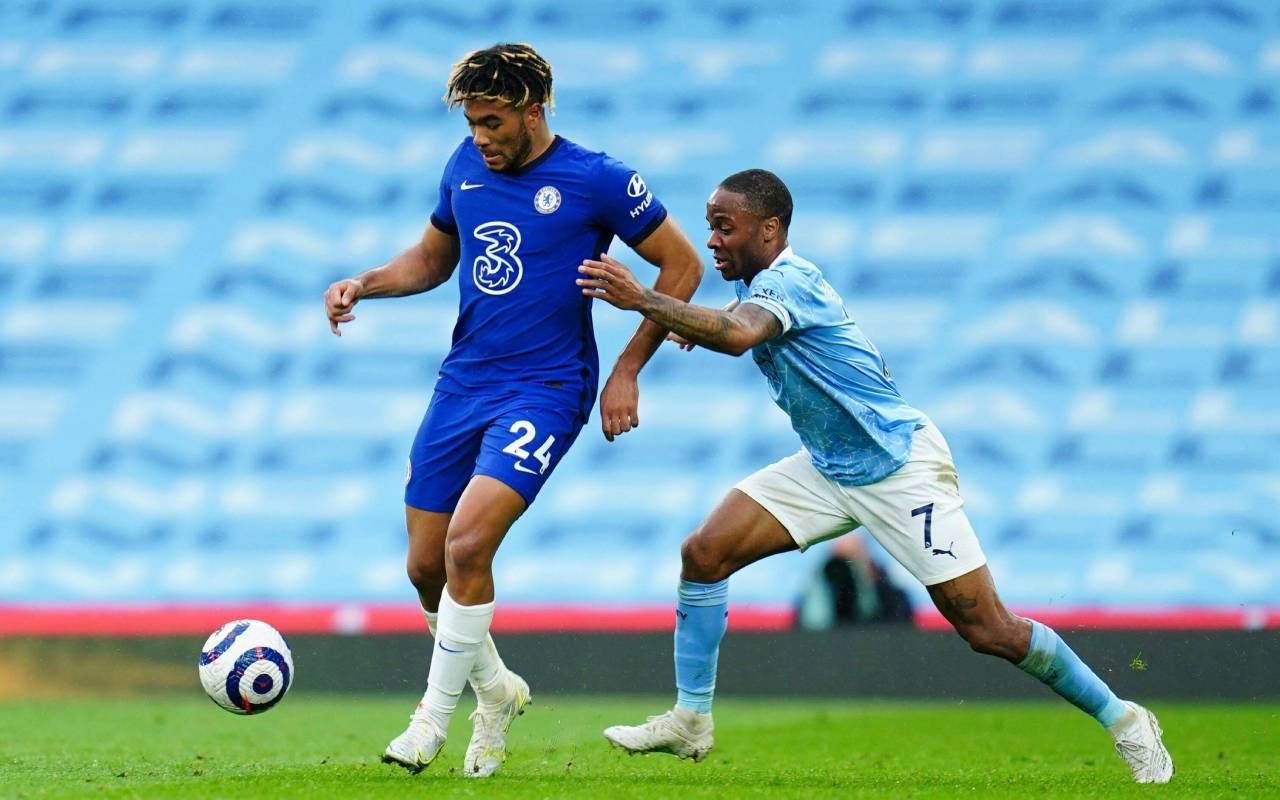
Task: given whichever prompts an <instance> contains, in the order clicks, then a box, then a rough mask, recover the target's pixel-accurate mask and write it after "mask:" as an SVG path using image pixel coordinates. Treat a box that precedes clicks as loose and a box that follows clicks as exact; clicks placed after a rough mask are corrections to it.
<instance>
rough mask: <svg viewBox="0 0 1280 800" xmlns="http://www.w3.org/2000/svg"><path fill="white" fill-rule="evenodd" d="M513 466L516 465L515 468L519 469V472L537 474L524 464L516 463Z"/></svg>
mask: <svg viewBox="0 0 1280 800" xmlns="http://www.w3.org/2000/svg"><path fill="white" fill-rule="evenodd" d="M515 466H516V469H518V470H520V471H521V472H527V473H529V474H530V475H537V474H538V473H536V472H534V471H533V470H531V469H529V468H528V467H526V466H525V465H524V464H516V465H515Z"/></svg>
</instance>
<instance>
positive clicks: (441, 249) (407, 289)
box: [324, 222, 458, 336]
mask: <svg viewBox="0 0 1280 800" xmlns="http://www.w3.org/2000/svg"><path fill="white" fill-rule="evenodd" d="M457 266H458V237H457V236H452V235H450V234H447V233H445V232H444V231H442V230H440V229H439V228H437V227H436V226H435V225H432V224H431V223H429V222H428V223H427V229H426V230H425V231H423V233H422V239H421V240H420V241H418V242H416V243H415V244H413V245H411V246H410V247H408V248H406V249H405V250H404V252H402V253H400V255H398V256H396V257H395V258H393V259H391V260H390V261H388V262H387V263H386V264H383V265H382V266H381V267H377V268H375V269H371V270H368V271H367V272H362V273H361V274H359V275H357V276H356V277H354V278H344V279H342V280H340V281H336V282H334V283H333V284H330V286H329V288H328V290H326V291H325V293H324V309H325V313H326V314H328V316H329V329H330V330H332V331H333V332H334V334H335V335H337V336H341V335H342V331H341V330H339V329H338V325H339V323H343V322H350V321H351V320H353V319H355V316H354V315H353V314H352V313H351V310H352V309H353V308H355V305H356V303H358V302H359V301H360V300H362V299H364V298H366V297H403V296H405V295H410V294H418V293H419V292H425V291H428V290H430V289H434V288H435V287H437V286H439V285H440V284H442V283H444V282H445V281H447V280H449V276H450V275H452V274H453V270H454V269H455V268H456V267H457Z"/></svg>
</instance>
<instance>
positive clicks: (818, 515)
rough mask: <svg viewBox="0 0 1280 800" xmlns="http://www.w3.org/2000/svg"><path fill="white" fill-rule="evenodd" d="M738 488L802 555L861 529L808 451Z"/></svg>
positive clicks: (771, 468)
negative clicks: (841, 503)
mask: <svg viewBox="0 0 1280 800" xmlns="http://www.w3.org/2000/svg"><path fill="white" fill-rule="evenodd" d="M734 488H735V489H736V490H738V491H739V492H741V493H742V494H744V495H746V496H747V497H749V498H750V499H751V500H753V501H754V502H755V503H756V504H758V505H759V506H760V507H761V508H763V509H764V510H765V511H767V512H768V513H769V515H770V516H771V517H772V518H773V519H774V520H776V521H777V524H778V526H779V527H780V528H781V529H782V530H783V531H785V533H786V535H787V537H788V538H789V539H790V540H791V543H792V544H793V545H794V547H795V548H798V549H800V550H802V551H803V550H807V549H809V547H810V546H811V545H814V544H817V543H818V542H822V541H825V540H827V539H832V538H834V537H836V536H839V535H841V534H844V533H848V532H849V531H851V530H853V529H854V528H857V527H858V525H859V522H858V520H857V519H855V518H853V517H850V516H849V515H848V514H847V513H846V512H845V510H844V509H843V508H842V507H841V505H840V502H841V498H840V495H839V487H838V486H836V485H835V484H834V483H832V482H831V481H830V480H829V479H828V478H827V477H826V476H824V475H823V474H822V473H820V472H818V470H817V468H816V467H814V466H813V461H812V459H811V458H810V457H809V453H808V452H807V451H805V450H801V451H800V452H798V453H796V454H795V455H791V456H788V457H786V458H784V459H782V460H781V461H778V462H776V463H773V464H770V465H769V466H767V467H765V468H764V469H761V470H759V471H757V472H754V473H752V474H751V475H749V476H747V477H746V478H744V479H742V480H741V481H739V482H738V484H737V485H736V486H735V487H734ZM788 549H792V548H788Z"/></svg>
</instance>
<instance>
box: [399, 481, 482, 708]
mask: <svg viewBox="0 0 1280 800" xmlns="http://www.w3.org/2000/svg"><path fill="white" fill-rule="evenodd" d="M452 518H453V513H452V512H447V513H446V512H435V511H423V510H422V509H419V508H414V507H413V506H405V521H406V523H407V527H408V531H409V555H408V559H407V561H408V563H407V567H408V572H409V580H410V581H411V582H412V583H413V586H414V588H415V589H417V590H418V599H419V602H421V604H422V612H423V615H424V616H425V617H426V618H427V629H428V632H429V633H430V634H431V635H432V636H435V632H436V629H437V628H438V627H439V622H438V617H439V606H440V593H441V591H442V590H443V589H444V584H445V577H446V573H445V552H444V549H445V537H446V535H447V533H448V531H449V522H450V520H452ZM506 671H507V670H506V665H505V664H503V662H502V658H501V656H499V655H498V648H497V646H496V645H495V644H494V642H493V637H492V636H486V637H485V640H484V644H483V646H482V647H481V648H480V650H479V652H478V653H477V654H476V662H475V665H474V666H473V667H472V668H471V674H470V675H469V676H468V682H469V683H470V684H471V688H472V689H473V690H474V691H475V693H476V697H477V698H478V699H479V702H480V703H481V704H484V703H486V702H487V703H489V704H490V705H492V704H496V703H500V702H502V700H503V699H504V695H505V689H504V683H503V681H504V679H505V675H506Z"/></svg>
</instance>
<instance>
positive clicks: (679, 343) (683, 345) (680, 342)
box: [667, 297, 738, 350]
mask: <svg viewBox="0 0 1280 800" xmlns="http://www.w3.org/2000/svg"><path fill="white" fill-rule="evenodd" d="M737 307H738V298H736V297H735V298H734V299H732V300H730V301H729V302H727V303H725V304H724V307H723V308H722V309H721V310H722V311H732V310H734V309H735V308H737ZM667 341H669V342H674V343H675V345H676V347H679V348H680V349H681V350H693V348H694V347H696V345H695V344H694V343H693V342H691V341H689V340H688V339H685V338H684V337H683V336H681V335H680V334H678V333H668V334H667Z"/></svg>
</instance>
